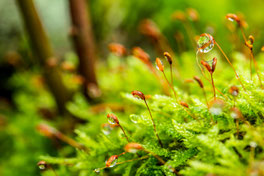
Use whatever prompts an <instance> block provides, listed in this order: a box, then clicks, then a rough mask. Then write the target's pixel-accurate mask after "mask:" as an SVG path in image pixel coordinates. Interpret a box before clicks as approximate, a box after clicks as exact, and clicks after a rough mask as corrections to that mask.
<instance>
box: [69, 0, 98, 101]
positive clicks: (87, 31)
mask: <svg viewBox="0 0 264 176" xmlns="http://www.w3.org/2000/svg"><path fill="white" fill-rule="evenodd" d="M69 6H70V14H71V21H72V28H71V32H70V35H71V36H72V39H73V44H74V47H75V50H76V52H77V54H78V57H79V72H80V74H81V75H82V76H83V77H84V92H85V95H86V96H87V97H88V98H89V99H91V98H95V97H98V96H99V95H100V91H99V89H98V86H97V80H96V74H95V44H94V38H93V32H92V27H91V20H90V14H89V8H88V4H87V3H86V0H69Z"/></svg>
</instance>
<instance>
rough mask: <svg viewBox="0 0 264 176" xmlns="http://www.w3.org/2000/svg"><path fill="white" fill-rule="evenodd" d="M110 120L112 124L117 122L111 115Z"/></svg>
mask: <svg viewBox="0 0 264 176" xmlns="http://www.w3.org/2000/svg"><path fill="white" fill-rule="evenodd" d="M108 122H109V123H110V124H112V125H114V124H116V121H115V119H114V118H112V117H109V118H108Z"/></svg>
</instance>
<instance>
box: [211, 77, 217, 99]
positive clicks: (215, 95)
mask: <svg viewBox="0 0 264 176" xmlns="http://www.w3.org/2000/svg"><path fill="white" fill-rule="evenodd" d="M210 75H211V80H212V86H213V92H214V99H216V94H215V85H214V78H213V73H210Z"/></svg>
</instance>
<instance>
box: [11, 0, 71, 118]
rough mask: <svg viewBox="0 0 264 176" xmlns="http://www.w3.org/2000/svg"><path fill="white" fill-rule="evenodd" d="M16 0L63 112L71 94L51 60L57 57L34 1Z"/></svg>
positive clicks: (46, 76)
mask: <svg viewBox="0 0 264 176" xmlns="http://www.w3.org/2000/svg"><path fill="white" fill-rule="evenodd" d="M16 2H17V5H18V7H19V9H20V11H21V15H22V17H23V20H24V23H25V28H26V30H27V32H28V36H29V38H30V42H31V46H32V48H33V50H34V52H35V54H36V57H37V58H38V60H39V62H40V64H41V66H42V67H43V75H44V78H45V81H46V83H47V85H48V87H49V89H50V91H51V93H52V94H53V96H54V98H55V100H56V103H57V106H58V110H59V112H60V113H63V112H65V103H66V102H67V101H68V100H69V98H70V94H69V92H68V90H67V89H66V87H65V86H64V84H63V82H62V77H61V75H60V72H59V70H58V69H57V68H56V64H51V62H50V61H52V60H56V59H55V56H54V53H53V50H52V47H51V44H50V42H49V39H48V37H47V34H46V32H45V30H44V28H43V25H42V23H41V21H40V18H39V15H38V12H37V10H36V8H35V5H34V2H33V0H16Z"/></svg>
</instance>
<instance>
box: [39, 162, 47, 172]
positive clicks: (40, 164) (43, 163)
mask: <svg viewBox="0 0 264 176" xmlns="http://www.w3.org/2000/svg"><path fill="white" fill-rule="evenodd" d="M38 167H39V169H40V170H45V169H46V167H47V163H46V162H45V161H40V162H38Z"/></svg>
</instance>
